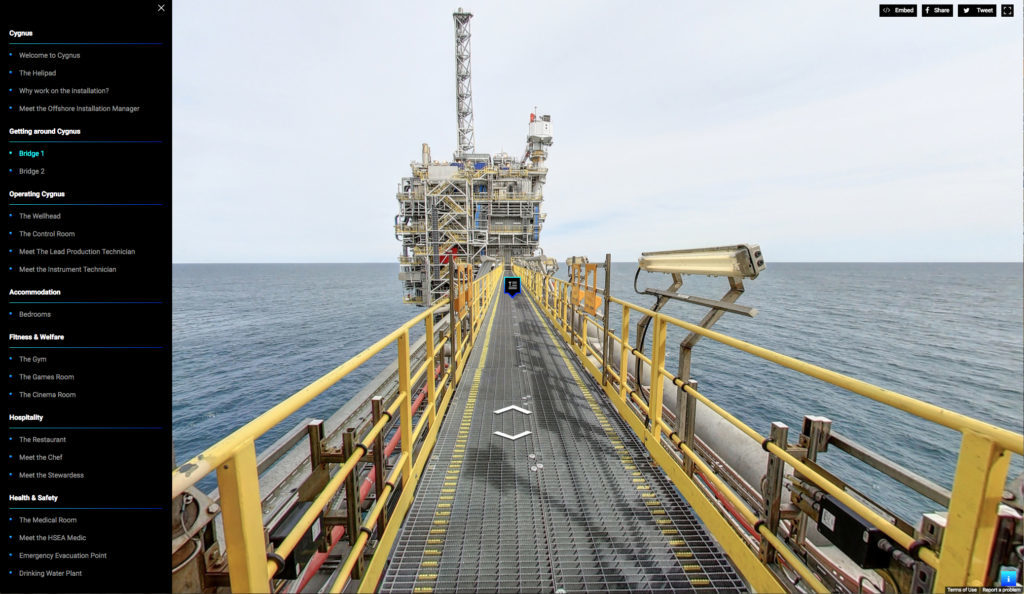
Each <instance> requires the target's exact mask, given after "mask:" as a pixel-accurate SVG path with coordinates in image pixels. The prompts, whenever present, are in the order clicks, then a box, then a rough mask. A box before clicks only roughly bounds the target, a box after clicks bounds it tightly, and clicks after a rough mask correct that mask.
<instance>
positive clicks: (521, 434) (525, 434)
mask: <svg viewBox="0 0 1024 594" xmlns="http://www.w3.org/2000/svg"><path fill="white" fill-rule="evenodd" d="M530 433H532V431H523V432H522V433H517V434H516V435H509V434H508V433H502V432H501V431H495V432H494V434H495V435H497V436H498V437H504V438H505V439H511V440H512V441H515V440H517V439H519V438H520V437H525V436H527V435H529V434H530Z"/></svg>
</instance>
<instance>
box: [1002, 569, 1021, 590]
mask: <svg viewBox="0 0 1024 594" xmlns="http://www.w3.org/2000/svg"><path fill="white" fill-rule="evenodd" d="M1016 585H1017V570H1016V569H1001V570H1000V571H999V586H1000V587H1002V588H1013V587H1014V586H1016Z"/></svg>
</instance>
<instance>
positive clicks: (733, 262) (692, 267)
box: [640, 243, 764, 279]
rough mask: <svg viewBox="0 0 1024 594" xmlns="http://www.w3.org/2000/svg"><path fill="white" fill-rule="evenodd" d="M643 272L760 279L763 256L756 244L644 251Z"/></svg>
mask: <svg viewBox="0 0 1024 594" xmlns="http://www.w3.org/2000/svg"><path fill="white" fill-rule="evenodd" d="M640 269H641V270H645V271H647V272H664V273H668V274H703V275H706V276H725V277H730V278H736V279H740V278H757V275H758V274H759V273H760V272H761V271H762V270H764V256H763V255H762V254H761V246H759V245H757V244H746V243H745V244H740V245H727V246H722V247H714V248H702V249H692V250H671V251H666V252H644V253H643V254H641V255H640Z"/></svg>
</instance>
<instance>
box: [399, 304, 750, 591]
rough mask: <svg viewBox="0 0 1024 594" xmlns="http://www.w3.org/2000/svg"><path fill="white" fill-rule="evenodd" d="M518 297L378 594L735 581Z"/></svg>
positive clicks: (500, 314)
mask: <svg viewBox="0 0 1024 594" xmlns="http://www.w3.org/2000/svg"><path fill="white" fill-rule="evenodd" d="M528 300H529V296H528V295H526V294H525V293H523V294H520V295H519V296H517V297H516V298H515V299H512V298H510V297H508V296H507V295H505V294H500V295H499V296H498V305H497V308H496V310H494V311H492V313H491V315H490V317H489V318H488V319H487V321H486V322H487V323H486V325H485V326H484V332H483V333H482V334H481V335H480V342H479V343H478V345H477V346H476V348H475V350H474V352H473V354H472V356H471V358H470V359H469V363H468V365H467V370H466V372H465V374H464V376H463V380H462V383H461V385H460V386H459V388H458V390H457V392H456V395H455V399H454V400H453V403H452V407H451V410H450V411H449V412H448V415H447V418H446V420H445V422H444V425H443V426H442V427H441V430H440V433H439V435H438V441H437V444H436V446H435V449H434V453H433V456H432V457H431V459H430V462H429V463H428V465H427V467H426V469H425V470H424V473H423V476H422V477H421V479H420V483H419V486H418V488H417V493H416V497H415V499H414V500H413V504H412V507H411V509H410V511H409V514H408V516H407V517H406V519H405V522H404V524H403V526H402V529H401V532H400V533H399V536H398V540H397V542H396V544H395V546H394V549H393V551H392V555H391V558H390V561H389V566H388V568H387V570H386V573H385V575H384V578H383V579H382V582H381V588H380V589H381V591H383V592H413V591H420V592H430V591H435V592H441V591H459V592H478V591H501V592H517V591H518V592H559V591H565V592H577V591H602V592H605V591H615V592H627V591H628V592H637V591H640V592H648V591H670V592H676V591H678V592H693V591H703V592H714V591H726V592H736V591H743V590H746V587H745V584H744V582H743V581H742V579H741V578H740V577H739V576H738V574H737V573H736V571H735V569H734V568H733V567H732V565H731V564H730V562H729V561H728V559H727V558H726V557H725V555H724V554H723V553H722V551H721V550H720V549H719V548H718V545H717V544H715V542H714V540H713V539H712V538H711V537H710V536H709V535H708V533H707V532H706V530H705V529H704V527H703V526H702V525H701V524H700V523H699V521H698V520H697V518H696V516H695V515H694V513H693V512H692V511H691V510H690V508H689V506H688V505H687V504H686V503H685V502H684V501H683V500H682V499H681V497H680V496H679V494H678V492H677V491H676V490H675V488H674V487H673V486H672V485H671V483H670V482H669V481H668V480H667V479H666V478H665V477H664V475H663V474H662V473H661V472H660V471H658V470H656V469H655V468H654V467H653V466H652V465H651V464H650V462H649V461H648V460H647V459H646V458H645V453H644V448H643V446H642V445H641V444H640V443H639V441H638V440H637V439H636V438H635V436H634V435H633V433H632V432H631V431H630V430H629V428H628V427H627V426H626V424H625V423H624V422H622V421H621V420H619V418H618V415H617V413H616V412H615V411H614V410H613V409H612V408H611V407H610V405H608V404H607V403H606V402H605V401H604V398H603V397H595V395H599V396H600V395H601V393H600V391H599V388H598V387H597V386H595V385H594V383H593V381H592V380H591V378H590V377H589V375H587V374H586V373H585V372H584V371H583V370H582V368H580V367H579V365H578V364H577V363H576V362H575V360H574V357H573V355H572V354H571V352H569V350H568V349H567V347H566V346H565V345H564V344H562V342H561V339H557V342H556V339H555V336H557V335H556V334H555V333H554V330H553V329H550V328H549V327H548V325H547V324H546V323H545V322H542V321H541V318H540V313H539V310H537V309H536V308H535V307H534V306H533V304H532V303H531V302H529V301H528ZM488 335H489V338H488ZM511 405H514V406H517V407H520V408H522V409H524V410H527V411H530V414H526V413H523V412H520V411H518V410H515V409H511V410H507V411H506V412H503V413H501V414H497V413H495V411H496V410H500V409H502V408H505V407H507V406H511ZM496 431H497V432H503V433H505V434H506V435H508V436H511V437H516V436H518V435H519V434H521V433H522V432H525V431H529V432H530V433H529V434H528V435H524V436H522V437H518V438H517V439H515V440H513V439H510V438H508V437H503V436H500V435H496V434H495V432H496Z"/></svg>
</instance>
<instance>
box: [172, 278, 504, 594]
mask: <svg viewBox="0 0 1024 594" xmlns="http://www.w3.org/2000/svg"><path fill="white" fill-rule="evenodd" d="M501 274H502V271H501V270H500V269H495V270H493V271H492V272H491V273H489V274H488V275H486V276H483V277H481V278H479V279H477V280H476V281H475V283H474V291H473V294H475V295H479V297H480V303H481V304H490V303H492V302H493V300H494V296H495V295H496V294H497V293H496V291H495V289H496V287H497V285H498V283H499V282H500V280H501ZM445 305H448V299H442V300H440V301H439V302H438V303H436V304H434V305H433V306H431V307H429V308H427V309H425V310H424V311H423V312H421V313H420V314H419V315H417V316H415V317H414V318H413V319H411V320H409V321H408V322H406V323H405V324H403V325H402V326H400V327H399V328H398V329H396V330H395V331H393V332H391V333H390V334H388V335H387V336H385V337H384V338H382V339H380V340H378V341H377V342H375V343H374V344H373V345H371V346H370V347H368V348H366V349H364V350H363V351H362V352H361V353H359V354H358V355H356V356H355V357H353V358H351V359H349V360H348V361H346V362H345V363H343V364H342V365H339V366H338V367H336V368H335V369H333V370H331V371H330V372H328V373H327V374H325V375H324V376H322V377H321V378H319V379H318V380H316V381H314V382H313V383H311V384H310V385H308V386H306V387H305V388H303V389H302V390H299V391H298V392H296V393H295V394H293V395H291V396H289V397H288V398H286V399H284V400H283V401H281V402H280V403H278V404H277V405H276V406H274V407H272V408H271V409H270V410H268V411H266V412H265V413H263V414H262V415H260V416H259V417H257V418H256V419H254V420H252V421H250V422H249V423H247V424H246V425H244V426H242V427H241V428H239V429H237V430H236V431H234V432H233V433H231V435H229V436H227V437H225V438H224V439H222V440H220V441H219V442H217V443H216V444H214V445H213V446H211V447H209V448H207V449H206V450H205V451H204V452H203V453H201V454H199V455H198V456H196V457H194V458H192V459H191V460H189V461H188V462H186V463H184V464H182V465H181V466H179V467H178V468H176V469H174V470H173V471H172V472H171V497H172V498H174V497H177V496H178V495H180V494H181V493H183V492H184V491H185V490H186V489H188V488H189V487H191V486H193V485H195V484H196V483H197V482H198V481H199V480H201V479H202V478H203V477H204V476H206V475H208V474H209V473H210V472H213V471H216V473H217V482H218V486H219V487H220V505H221V509H222V517H223V524H224V539H225V545H226V552H227V557H228V577H229V580H230V583H231V589H232V591H235V592H269V591H270V579H271V576H272V575H273V574H274V573H275V572H276V571H277V570H278V569H279V567H278V561H276V560H275V559H274V558H268V551H267V548H266V544H265V542H266V541H265V529H264V526H263V520H262V508H261V501H262V500H261V497H260V493H259V477H258V475H257V472H258V471H257V464H256V450H255V440H256V439H257V438H259V437H260V436H262V435H263V434H264V433H266V432H267V431H268V430H270V429H271V428H273V427H274V426H275V425H277V424H278V423H280V422H281V421H283V420H284V419H286V418H288V417H289V416H290V415H292V414H293V413H294V412H296V411H298V410H299V409H300V408H301V407H302V406H304V405H305V404H307V403H308V402H310V401H311V400H313V399H314V398H316V397H317V396H318V395H320V394H322V393H323V392H324V391H325V390H327V389H328V388H330V387H331V386H333V385H334V384H336V383H337V382H338V381H340V380H341V379H343V378H344V377H345V376H347V375H348V374H349V373H351V372H352V371H354V370H355V369H357V368H358V367H359V366H360V365H362V364H364V363H365V362H366V361H368V360H369V359H370V358H371V357H373V356H374V355H376V354H377V353H379V352H381V351H382V350H384V349H385V348H387V347H388V346H390V345H391V344H392V343H396V344H397V345H398V357H397V359H398V370H399V391H398V396H397V398H395V400H394V401H393V402H392V403H391V405H390V406H389V407H388V409H387V412H386V413H385V415H384V416H382V417H381V419H379V420H378V421H377V422H376V423H374V425H373V426H372V427H370V429H369V431H368V432H367V433H366V435H364V436H363V437H362V439H361V440H360V441H359V442H358V445H356V449H355V451H354V452H353V453H352V455H350V456H349V457H348V458H347V459H346V460H345V461H344V462H343V463H342V464H341V465H340V466H339V467H338V469H337V471H336V472H335V473H334V475H333V476H332V477H331V479H330V480H329V481H328V483H327V485H326V486H325V487H324V489H323V490H322V491H321V492H320V493H319V494H318V495H317V497H316V498H315V499H314V501H313V502H312V504H311V505H310V507H309V509H308V510H307V511H306V512H305V513H304V514H303V515H302V516H301V517H300V518H299V520H298V521H297V522H296V525H295V526H294V527H293V528H292V530H291V531H290V532H289V533H288V534H287V535H286V536H285V538H284V539H283V540H282V542H281V544H280V545H278V546H277V547H276V548H275V549H274V551H273V553H274V554H275V555H276V556H277V558H282V557H286V556H287V555H289V554H290V553H291V552H292V551H293V550H294V548H295V546H296V545H297V544H298V543H299V541H300V540H301V538H302V536H303V535H304V534H305V533H306V532H307V531H308V530H309V529H310V527H311V526H312V525H313V523H314V522H315V521H316V519H317V518H318V516H319V515H320V513H321V512H322V511H323V510H324V508H325V507H326V506H327V504H328V503H329V502H330V500H331V498H332V497H334V495H335V494H336V493H337V492H338V490H339V489H340V488H341V486H342V485H343V484H344V483H345V481H346V480H347V479H348V478H349V476H350V475H351V473H352V472H353V471H354V470H355V469H356V467H357V465H358V463H359V462H360V460H361V459H362V458H363V455H364V454H365V452H367V451H369V448H370V447H371V446H372V444H373V442H374V440H375V438H377V436H378V435H379V434H380V433H381V432H382V431H383V430H384V428H385V427H386V426H387V425H388V423H389V422H390V420H391V419H392V418H394V417H395V415H396V414H397V415H398V418H399V424H400V433H401V438H400V445H401V448H402V452H401V455H400V456H399V458H398V463H397V464H396V465H395V467H394V469H393V470H392V473H391V475H390V476H389V478H388V484H387V485H386V488H385V491H384V493H383V494H382V497H381V498H380V499H379V500H378V501H377V502H376V503H375V505H374V507H373V508H371V512H370V515H369V516H368V517H367V521H366V523H365V524H364V526H365V527H367V528H368V529H371V528H372V527H373V526H375V525H376V521H377V518H378V517H379V515H380V513H381V511H382V510H383V509H384V508H383V506H384V505H388V504H389V501H388V500H389V498H390V496H391V494H392V493H393V492H394V491H395V489H396V485H397V484H398V480H399V479H401V484H402V497H401V498H400V500H399V503H398V504H397V505H395V507H394V509H393V511H392V512H391V517H392V518H393V519H394V522H392V523H389V525H388V526H389V530H388V531H386V534H389V535H390V536H389V538H392V539H393V538H394V535H395V532H394V531H392V530H390V529H391V528H392V527H395V526H398V525H400V524H401V519H402V518H403V517H404V514H405V513H406V511H407V509H408V504H409V502H410V501H411V493H412V491H413V490H414V489H415V485H416V482H417V479H418V477H419V474H418V471H415V472H414V468H416V469H422V465H423V463H424V462H425V460H426V457H427V456H429V454H430V451H431V449H432V448H433V442H434V440H435V439H436V434H437V428H438V423H437V422H435V419H441V418H443V416H444V413H445V411H446V410H447V406H448V402H449V400H450V398H451V396H452V394H453V393H454V391H455V383H457V379H456V381H455V382H448V381H447V379H446V378H448V377H455V378H458V376H459V373H458V368H459V367H461V366H462V365H463V364H464V363H465V360H466V358H468V356H469V352H468V351H469V350H470V349H471V348H472V346H473V341H474V338H475V337H476V331H477V329H478V328H479V326H480V321H481V319H482V317H483V316H484V314H485V311H486V308H485V307H478V306H477V305H476V303H475V302H474V304H473V306H472V307H470V308H468V309H469V313H468V314H467V315H468V316H469V323H470V328H472V329H473V330H472V331H471V332H468V333H467V336H466V337H464V339H463V340H458V338H459V327H458V324H460V323H461V321H459V322H457V324H456V327H455V328H449V330H448V332H449V334H448V335H446V336H450V333H454V334H455V337H456V340H457V342H458V345H459V348H458V349H457V350H456V352H455V353H453V356H452V358H453V360H454V361H457V365H456V366H455V367H456V369H454V370H453V369H448V370H447V371H446V373H445V374H444V377H443V378H442V383H441V384H440V385H444V386H446V387H445V389H444V390H443V392H442V393H440V394H438V392H437V390H438V384H437V378H435V377H434V374H433V373H427V370H428V369H430V365H429V362H430V361H431V360H432V359H433V356H436V354H437V353H438V352H440V351H441V350H442V349H443V348H444V343H445V340H444V337H442V340H441V341H438V344H436V345H435V342H434V336H433V333H434V326H433V316H434V314H436V313H437V312H438V310H439V309H440V308H441V307H443V306H445ZM420 322H425V326H426V333H427V342H426V348H427V353H426V355H425V361H426V362H425V363H424V364H423V365H421V366H420V367H419V369H417V370H416V371H415V373H414V374H412V375H411V376H410V364H411V361H410V357H411V354H410V349H409V332H410V330H411V329H412V328H413V327H414V326H415V325H416V324H419V323H420ZM432 355H433V356H432ZM453 372H454V374H455V375H454V376H452V373H453ZM424 375H426V382H427V393H428V403H429V405H430V407H431V408H430V410H429V411H427V412H426V413H425V414H423V415H422V416H421V419H420V421H419V422H418V423H417V428H416V432H415V435H416V438H417V439H414V437H413V436H414V433H413V429H412V410H411V403H412V399H413V396H412V389H411V386H413V385H416V384H415V381H416V380H417V379H418V378H420V377H421V376H424ZM438 396H440V398H441V406H440V409H439V410H435V409H434V408H433V405H434V403H435V402H436V399H437V398H438ZM424 423H427V424H428V425H427V426H428V427H429V431H428V433H427V437H426V438H424V441H423V442H422V445H421V446H420V448H419V450H418V452H417V453H416V454H415V460H414V452H413V445H414V444H415V443H417V441H418V437H419V436H420V434H421V433H422V430H423V427H424ZM403 502H404V503H403ZM359 538H360V541H357V546H356V547H353V549H352V550H351V551H349V553H348V558H347V559H346V561H345V563H344V566H343V567H344V568H346V571H343V572H342V573H341V577H340V579H339V581H340V582H341V583H342V585H344V583H345V582H347V580H348V579H349V574H350V573H351V571H352V568H353V567H354V566H355V564H356V562H357V561H358V559H359V556H360V555H361V554H362V547H363V546H365V544H366V540H367V539H368V534H367V532H366V531H362V533H361V534H360V536H359ZM382 540H383V538H382ZM360 542H361V544H360ZM389 549H390V547H381V548H380V549H378V550H381V551H383V552H382V554H383V555H386V554H387V551H388V550H389ZM268 559H269V560H268ZM378 565H380V564H378ZM368 577H370V576H369V575H367V576H364V579H367V578H368ZM377 577H378V578H379V573H378V574H377Z"/></svg>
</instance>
